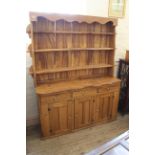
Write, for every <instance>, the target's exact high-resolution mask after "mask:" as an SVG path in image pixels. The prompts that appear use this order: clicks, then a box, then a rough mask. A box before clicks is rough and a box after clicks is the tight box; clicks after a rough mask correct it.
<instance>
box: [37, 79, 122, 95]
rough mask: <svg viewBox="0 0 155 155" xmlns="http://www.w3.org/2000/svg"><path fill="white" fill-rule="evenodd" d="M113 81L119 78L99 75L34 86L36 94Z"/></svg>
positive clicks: (117, 80) (111, 82)
mask: <svg viewBox="0 0 155 155" xmlns="http://www.w3.org/2000/svg"><path fill="white" fill-rule="evenodd" d="M115 82H120V80H119V79H117V78H115V77H104V78H103V77H102V78H101V77H100V78H92V79H80V80H70V81H63V82H58V83H53V84H43V85H40V86H38V87H36V93H37V94H41V95H44V94H51V93H57V92H61V91H66V90H75V89H82V88H86V87H93V86H94V87H96V86H101V85H105V84H113V83H115Z"/></svg>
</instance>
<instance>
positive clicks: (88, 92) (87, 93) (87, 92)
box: [73, 88, 97, 98]
mask: <svg viewBox="0 0 155 155" xmlns="http://www.w3.org/2000/svg"><path fill="white" fill-rule="evenodd" d="M96 94H97V89H95V88H89V89H81V90H78V91H74V92H73V98H76V97H84V96H92V95H96Z"/></svg>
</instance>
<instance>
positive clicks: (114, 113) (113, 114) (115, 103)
mask: <svg viewBox="0 0 155 155" xmlns="http://www.w3.org/2000/svg"><path fill="white" fill-rule="evenodd" d="M113 95H114V97H113V107H112V111H111V118H112V119H115V118H116V117H117V112H118V102H119V91H115V92H114V93H113Z"/></svg>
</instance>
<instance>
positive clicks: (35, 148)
mask: <svg viewBox="0 0 155 155" xmlns="http://www.w3.org/2000/svg"><path fill="white" fill-rule="evenodd" d="M128 128H129V116H128V115H125V116H121V115H119V114H118V118H117V120H116V121H113V122H111V123H107V124H103V125H98V126H95V127H91V128H88V129H83V130H80V131H78V132H75V133H71V134H67V135H63V136H59V137H55V138H52V139H46V140H40V131H39V129H38V128H36V129H34V128H33V129H30V128H29V129H28V131H27V155H82V154H84V153H87V152H89V151H91V150H92V149H95V148H96V147H98V146H100V145H102V144H104V143H105V142H107V141H109V140H111V139H113V138H114V137H116V136H118V135H120V134H122V133H123V132H125V131H127V130H128Z"/></svg>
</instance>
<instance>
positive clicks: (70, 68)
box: [31, 64, 113, 74]
mask: <svg viewBox="0 0 155 155" xmlns="http://www.w3.org/2000/svg"><path fill="white" fill-rule="evenodd" d="M110 67H113V65H109V64H102V65H89V66H82V67H64V68H55V69H45V70H41V71H36V74H46V73H57V72H66V71H74V70H85V69H95V68H96V69H99V68H110ZM31 73H32V74H33V71H32V68H31Z"/></svg>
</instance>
